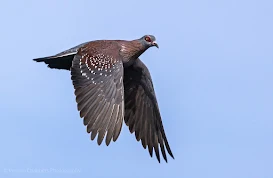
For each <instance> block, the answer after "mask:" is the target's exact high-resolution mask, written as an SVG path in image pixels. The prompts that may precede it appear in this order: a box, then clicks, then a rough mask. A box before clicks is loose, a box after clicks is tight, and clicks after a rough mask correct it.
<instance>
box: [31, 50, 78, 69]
mask: <svg viewBox="0 0 273 178" xmlns="http://www.w3.org/2000/svg"><path fill="white" fill-rule="evenodd" d="M73 58H74V54H73V55H69V56H62V57H56V56H50V57H43V58H36V59H33V60H34V61H36V62H44V63H46V64H48V67H49V68H52V69H64V70H70V67H71V66H72V60H73Z"/></svg>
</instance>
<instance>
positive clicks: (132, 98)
mask: <svg viewBox="0 0 273 178" xmlns="http://www.w3.org/2000/svg"><path fill="white" fill-rule="evenodd" d="M124 91H125V118H124V119H125V123H126V125H128V126H129V129H130V131H131V133H133V132H135V136H136V139H137V140H138V141H139V140H141V142H142V145H143V147H144V148H145V149H146V147H147V146H148V149H149V153H150V155H151V157H152V156H153V149H154V151H155V154H156V157H157V159H158V161H159V162H160V156H159V148H158V146H159V145H160V149H161V153H162V155H163V157H164V159H165V161H166V162H167V156H166V152H165V148H166V149H167V151H168V153H169V154H170V156H171V157H173V154H172V151H171V149H170V146H169V144H168V141H167V137H166V135H165V132H164V128H163V124H162V120H161V116H160V112H159V108H158V104H157V100H156V96H155V92H154V88H153V83H152V79H151V76H150V73H149V71H148V69H147V67H146V66H145V64H143V63H142V62H141V61H140V59H137V60H136V62H135V63H134V64H133V65H131V66H129V67H127V68H124ZM173 158H174V157H173Z"/></svg>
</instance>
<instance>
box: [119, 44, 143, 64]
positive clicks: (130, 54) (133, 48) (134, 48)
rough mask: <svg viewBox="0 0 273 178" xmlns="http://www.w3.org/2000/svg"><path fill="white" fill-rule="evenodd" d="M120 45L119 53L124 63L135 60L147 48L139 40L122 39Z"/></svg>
mask: <svg viewBox="0 0 273 178" xmlns="http://www.w3.org/2000/svg"><path fill="white" fill-rule="evenodd" d="M120 45H121V50H120V55H121V56H122V57H123V62H124V63H127V62H130V63H131V62H133V61H135V60H136V59H137V58H138V57H139V56H140V55H141V54H142V53H144V52H145V51H146V50H147V48H145V47H144V45H142V44H141V42H140V41H139V40H133V41H122V42H121V43H120Z"/></svg>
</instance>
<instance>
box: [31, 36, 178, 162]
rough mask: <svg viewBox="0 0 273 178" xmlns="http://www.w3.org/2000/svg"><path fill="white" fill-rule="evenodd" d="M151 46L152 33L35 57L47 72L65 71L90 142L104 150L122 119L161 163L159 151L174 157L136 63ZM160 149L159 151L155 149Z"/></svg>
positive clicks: (145, 74)
mask: <svg viewBox="0 0 273 178" xmlns="http://www.w3.org/2000/svg"><path fill="white" fill-rule="evenodd" d="M150 47H157V48H159V46H158V44H157V42H156V38H155V36H153V35H144V36H142V37H141V38H138V39H135V40H131V41H127V40H95V41H89V42H85V43H82V44H80V45H78V46H75V47H73V48H70V49H68V50H65V51H63V52H60V53H58V54H56V55H53V56H48V57H42V58H35V59H33V60H34V61H36V62H44V63H45V64H47V66H48V67H49V68H51V69H60V70H68V71H70V74H71V80H72V83H73V86H74V94H75V97H76V103H77V109H78V111H79V114H80V117H81V118H83V124H84V125H85V126H86V128H87V132H88V133H90V135H91V140H94V139H95V138H96V137H97V143H98V145H101V143H102V141H103V140H104V139H105V143H106V145H107V146H108V145H109V144H110V142H111V140H112V141H113V142H115V141H116V140H117V139H118V137H119V135H120V132H121V128H122V124H123V120H124V122H125V124H126V125H127V126H128V127H129V130H130V132H131V133H135V137H136V140H137V141H140V140H141V143H142V146H143V148H144V149H146V148H147V147H148V151H149V153H150V156H151V157H153V152H154V153H155V155H156V158H157V160H158V162H159V163H160V155H159V153H160V151H159V149H160V150H161V154H162V156H163V158H164V160H165V161H166V162H168V160H167V155H166V150H167V152H168V153H169V155H170V156H171V157H172V158H173V159H174V156H173V154H172V151H171V148H170V146H169V143H168V140H167V137H166V134H165V131H164V128H163V123H162V119H161V115H160V111H159V106H158V103H157V99H156V94H155V91H154V86H153V82H152V78H151V75H150V72H149V70H148V68H147V67H146V65H145V64H144V63H143V62H142V61H141V60H140V59H139V56H140V55H141V54H143V53H144V52H145V51H146V50H147V49H149V48H150ZM159 147H160V148H159Z"/></svg>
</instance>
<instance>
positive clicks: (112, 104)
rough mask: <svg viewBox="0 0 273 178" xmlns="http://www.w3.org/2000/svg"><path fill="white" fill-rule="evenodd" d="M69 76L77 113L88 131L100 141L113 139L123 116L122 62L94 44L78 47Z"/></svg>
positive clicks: (117, 134) (118, 132)
mask: <svg viewBox="0 0 273 178" xmlns="http://www.w3.org/2000/svg"><path fill="white" fill-rule="evenodd" d="M71 79H72V81H73V85H74V88H75V95H76V101H77V106H78V110H79V111H80V116H81V117H83V118H84V125H86V126H87V132H88V133H90V132H91V139H92V140H94V139H95V137H96V135H97V134H98V139H97V142H98V144H99V145H100V144H101V143H102V140H103V139H104V136H105V135H106V132H107V136H106V144H107V145H109V144H110V141H111V139H112V138H113V141H116V140H117V138H118V136H119V134H120V130H121V127H122V121H123V117H124V101H123V98H124V96H123V95H124V89H123V65H122V62H121V61H120V60H118V59H117V58H116V56H114V55H109V54H105V53H103V51H99V50H96V48H95V47H94V48H88V47H83V48H80V49H79V51H78V53H77V54H76V55H75V57H74V59H73V61H72V67H71Z"/></svg>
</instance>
